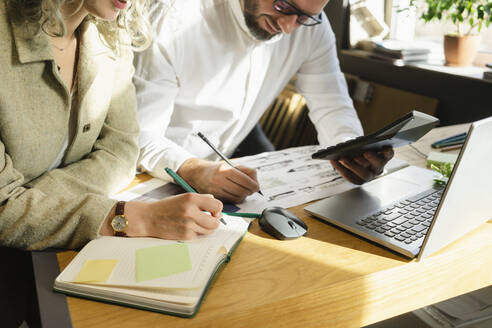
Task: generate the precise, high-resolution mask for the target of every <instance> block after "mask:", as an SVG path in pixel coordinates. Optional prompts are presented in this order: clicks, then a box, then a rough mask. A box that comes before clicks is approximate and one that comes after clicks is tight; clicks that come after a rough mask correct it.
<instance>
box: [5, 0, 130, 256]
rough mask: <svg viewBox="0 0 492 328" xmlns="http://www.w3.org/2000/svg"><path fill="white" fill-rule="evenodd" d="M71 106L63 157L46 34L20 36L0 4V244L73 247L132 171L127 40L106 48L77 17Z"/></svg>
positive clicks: (60, 108) (57, 91) (62, 117)
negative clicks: (74, 107) (73, 113)
mask: <svg viewBox="0 0 492 328" xmlns="http://www.w3.org/2000/svg"><path fill="white" fill-rule="evenodd" d="M80 36H81V42H80V47H79V63H78V67H77V70H78V71H77V74H78V80H77V83H78V104H79V105H78V113H77V114H78V115H77V120H76V121H77V127H76V132H75V135H74V138H73V140H72V142H71V144H69V146H68V149H67V152H66V155H65V157H64V158H63V161H62V165H61V166H60V167H59V168H57V169H54V170H51V171H48V168H49V167H50V165H51V164H52V163H53V162H54V161H55V158H56V157H57V155H58V153H59V152H60V149H61V147H62V143H63V140H64V137H65V136H66V134H67V133H68V124H69V114H70V105H71V100H70V93H69V90H68V88H67V87H66V86H65V84H64V83H63V82H62V78H61V76H60V74H59V73H58V70H57V68H56V64H55V62H54V57H53V52H52V46H51V44H50V41H49V38H48V36H47V35H46V34H44V33H40V34H39V35H38V36H37V37H35V38H34V39H31V40H29V39H26V38H25V33H24V28H23V27H22V26H17V25H16V24H14V23H13V22H11V21H10V20H9V17H8V15H7V11H6V8H5V1H1V3H0V49H1V51H0V246H9V247H16V248H22V249H43V248H46V247H62V248H78V247H81V246H83V245H84V244H85V243H86V242H88V241H89V240H90V239H93V238H95V237H97V236H98V231H99V229H100V226H101V223H102V221H103V219H104V218H105V217H106V216H107V214H108V213H109V211H110V210H111V208H112V207H113V205H114V203H115V201H114V200H112V199H109V198H108V197H107V195H108V194H111V193H114V192H116V191H118V190H119V189H121V188H122V187H124V186H125V185H127V184H128V183H129V182H130V180H131V179H132V178H133V176H134V173H135V171H134V170H135V165H136V160H137V156H138V144H137V138H138V125H137V120H136V101H135V91H134V87H133V85H132V82H131V78H132V75H133V66H132V53H131V51H130V49H126V50H124V51H122V54H120V55H118V56H117V55H115V54H114V53H113V52H112V51H110V50H109V49H108V48H107V47H105V46H104V45H103V44H102V42H101V40H100V38H99V35H98V32H97V29H96V28H95V26H94V25H93V24H92V23H89V22H84V23H83V24H82V26H81V33H80Z"/></svg>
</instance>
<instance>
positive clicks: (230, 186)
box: [177, 158, 260, 204]
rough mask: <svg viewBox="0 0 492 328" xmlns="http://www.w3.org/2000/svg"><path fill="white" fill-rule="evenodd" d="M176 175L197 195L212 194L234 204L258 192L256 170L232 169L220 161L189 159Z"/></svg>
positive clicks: (237, 167)
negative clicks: (196, 192)
mask: <svg viewBox="0 0 492 328" xmlns="http://www.w3.org/2000/svg"><path fill="white" fill-rule="evenodd" d="M177 173H178V174H179V175H180V176H181V177H182V178H183V179H184V180H185V181H186V182H188V184H190V185H191V186H192V187H193V188H195V190H196V191H198V192H199V193H207V194H212V195H214V196H215V197H217V198H219V199H221V200H228V201H232V202H233V203H236V204H238V203H241V202H242V201H243V200H244V199H245V198H246V197H247V196H249V195H251V194H253V193H255V192H257V191H258V190H260V186H259V185H258V180H257V178H256V170H254V169H251V168H248V167H244V166H241V165H238V166H236V168H233V167H231V166H230V165H229V164H227V163H225V162H222V161H221V162H211V161H206V160H203V159H198V158H190V159H188V160H186V161H185V162H184V163H183V164H182V165H181V166H180V168H179V169H178V172H177Z"/></svg>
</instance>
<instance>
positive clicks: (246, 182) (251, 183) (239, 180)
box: [226, 169, 260, 194]
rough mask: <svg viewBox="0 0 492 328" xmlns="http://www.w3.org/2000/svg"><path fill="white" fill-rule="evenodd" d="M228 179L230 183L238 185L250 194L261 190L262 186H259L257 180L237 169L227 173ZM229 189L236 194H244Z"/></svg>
mask: <svg viewBox="0 0 492 328" xmlns="http://www.w3.org/2000/svg"><path fill="white" fill-rule="evenodd" d="M226 178H227V179H228V180H229V181H231V182H233V183H235V184H237V185H238V186H239V187H241V188H243V189H246V190H247V191H248V192H249V194H252V193H254V192H257V191H258V190H259V189H260V186H259V185H258V182H257V181H256V180H253V179H252V178H251V177H250V176H249V175H247V174H246V173H244V172H242V171H240V170H237V169H232V170H230V171H229V172H227V173H226ZM228 189H231V190H232V191H235V192H234V193H236V194H238V193H239V194H242V193H241V192H239V191H236V190H235V189H234V188H232V187H230V188H228Z"/></svg>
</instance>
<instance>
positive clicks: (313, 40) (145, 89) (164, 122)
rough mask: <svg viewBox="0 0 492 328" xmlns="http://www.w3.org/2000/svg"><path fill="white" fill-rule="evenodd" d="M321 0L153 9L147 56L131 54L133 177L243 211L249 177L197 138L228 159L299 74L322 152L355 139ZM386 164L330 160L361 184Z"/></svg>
mask: <svg viewBox="0 0 492 328" xmlns="http://www.w3.org/2000/svg"><path fill="white" fill-rule="evenodd" d="M327 2H328V0H288V1H287V0H180V1H175V2H174V3H173V4H171V5H166V3H163V2H156V3H155V4H154V5H153V6H152V9H151V12H152V14H151V21H152V22H153V29H154V38H155V39H154V42H153V45H152V47H150V48H149V49H148V50H146V51H145V52H143V53H139V54H136V59H135V66H136V74H135V77H134V83H135V85H136V88H137V97H138V105H139V119H140V126H141V140H140V146H141V154H140V160H139V166H140V169H141V170H143V171H146V172H148V173H150V174H151V175H153V176H156V177H160V178H167V177H166V173H165V171H164V169H165V167H170V168H172V169H175V170H177V171H178V174H179V175H181V176H182V177H183V178H184V179H185V180H186V181H188V182H189V183H190V184H191V185H192V186H193V187H195V188H196V189H197V190H198V191H199V192H203V193H211V194H213V195H215V196H216V197H218V198H221V199H225V200H232V201H233V202H241V201H242V200H243V199H244V198H245V197H246V196H247V195H249V194H251V193H254V192H256V191H258V190H259V186H258V182H257V180H256V173H255V171H254V170H252V169H250V168H246V167H239V170H235V169H233V168H231V167H230V166H228V165H227V164H226V163H224V162H214V161H212V160H215V159H217V155H216V154H215V153H214V152H213V150H212V149H211V148H210V147H208V146H207V145H206V144H205V143H204V142H203V141H202V140H201V139H200V138H199V137H198V136H197V133H198V132H202V133H203V134H204V135H206V136H207V137H208V139H209V140H210V141H211V142H212V143H213V144H215V145H216V146H217V148H219V150H221V151H222V152H223V153H224V154H226V155H227V156H230V155H231V154H232V153H233V151H234V150H235V148H236V147H237V146H238V145H239V143H240V142H241V141H242V140H243V139H244V138H245V137H246V136H247V135H248V133H249V132H250V131H251V129H252V128H253V127H254V126H255V124H257V122H258V120H259V119H260V117H261V116H262V114H263V113H264V111H265V110H266V109H267V108H268V106H269V105H270V103H271V102H272V101H273V100H274V99H275V97H276V96H277V95H278V94H279V93H280V91H281V90H282V89H283V88H284V87H285V85H286V84H287V83H288V81H289V80H290V79H291V78H292V76H294V75H296V76H297V80H296V87H297V89H298V90H299V91H300V92H301V93H302V94H303V95H304V96H305V97H306V100H307V104H308V107H309V117H310V119H311V120H312V122H313V123H314V125H315V127H316V130H317V133H318V140H319V142H320V144H321V145H322V146H328V145H332V144H336V143H338V142H341V141H345V140H347V139H351V138H354V137H357V136H359V135H361V134H362V127H361V125H360V122H359V120H358V118H357V114H356V113H355V110H354V108H353V104H352V101H351V99H350V97H349V95H348V92H347V87H346V83H345V79H344V77H343V74H342V73H341V71H340V68H339V65H338V60H337V56H336V48H335V47H336V45H335V37H334V35H333V32H332V30H331V27H330V25H329V23H328V20H327V18H326V16H325V14H324V13H323V8H324V6H325V5H326V4H327ZM392 156H393V152H392V150H391V149H387V150H386V151H385V152H383V153H381V154H377V153H375V152H368V153H367V154H365V155H364V156H361V157H359V158H353V159H349V158H344V159H341V160H340V161H336V162H335V161H333V162H332V164H333V166H334V167H335V169H336V170H338V172H339V173H340V174H341V175H342V176H344V177H345V178H346V179H348V180H349V181H351V182H354V183H358V184H362V183H364V182H365V181H367V180H370V179H372V178H373V177H374V176H375V175H377V174H379V173H381V171H382V169H383V167H384V165H385V164H386V162H387V161H388V160H389V159H390V158H391V157H392Z"/></svg>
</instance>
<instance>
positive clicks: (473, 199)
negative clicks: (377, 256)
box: [304, 116, 492, 260]
mask: <svg viewBox="0 0 492 328" xmlns="http://www.w3.org/2000/svg"><path fill="white" fill-rule="evenodd" d="M491 140H492V116H491V117H489V118H486V119H483V120H480V121H477V122H474V123H472V125H471V126H470V129H469V131H468V134H467V138H466V140H465V143H464V145H463V147H462V149H461V152H460V154H459V156H458V159H457V161H456V163H455V165H454V168H453V171H452V173H451V176H450V178H449V180H448V183H447V184H446V186H445V187H437V186H436V185H435V184H434V178H435V177H436V173H435V172H434V171H431V170H428V169H423V168H419V167H416V166H409V167H406V168H404V169H401V170H398V171H396V172H394V173H391V174H388V175H385V176H383V177H381V178H378V179H375V180H373V181H371V182H369V183H366V184H364V185H363V186H361V187H358V188H355V189H352V190H349V191H346V192H344V193H341V194H338V195H334V196H332V197H330V198H326V199H323V200H321V201H318V202H316V203H314V204H311V205H309V206H306V207H305V208H304V211H305V212H307V213H308V214H311V215H313V216H315V217H317V218H319V219H321V220H323V221H326V222H329V223H331V224H334V225H336V226H338V227H341V228H343V229H345V230H348V231H350V232H352V233H354V234H357V235H359V236H361V237H363V238H366V239H369V240H371V241H373V242H375V243H378V244H380V245H382V246H385V247H387V248H389V249H391V250H393V251H395V252H397V253H400V254H402V255H404V256H406V257H409V258H415V257H417V258H418V260H420V259H422V258H424V257H426V256H429V255H430V254H432V253H434V252H436V251H438V250H439V249H441V248H442V247H444V246H446V245H448V244H449V243H451V242H453V241H454V240H456V239H457V238H459V237H461V236H462V235H464V234H465V233H467V232H469V231H471V230H473V229H475V228H477V227H478V226H480V225H481V224H482V223H484V222H486V221H488V220H489V219H490V218H492V202H491V199H490V195H492V172H491V170H490V163H491V162H492V142H491Z"/></svg>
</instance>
